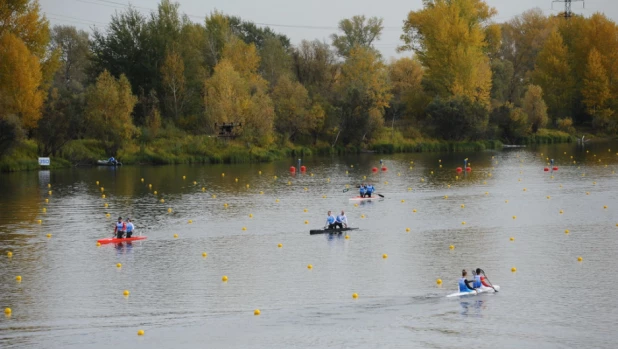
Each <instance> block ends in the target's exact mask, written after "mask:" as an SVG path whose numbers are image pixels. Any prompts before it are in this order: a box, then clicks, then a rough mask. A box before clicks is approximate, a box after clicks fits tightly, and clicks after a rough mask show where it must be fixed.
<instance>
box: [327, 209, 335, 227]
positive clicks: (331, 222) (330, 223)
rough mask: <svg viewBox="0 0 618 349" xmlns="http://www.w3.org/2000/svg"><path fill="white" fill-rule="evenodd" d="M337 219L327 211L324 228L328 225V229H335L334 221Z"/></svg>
mask: <svg viewBox="0 0 618 349" xmlns="http://www.w3.org/2000/svg"><path fill="white" fill-rule="evenodd" d="M336 220H337V219H336V218H335V216H333V214H332V213H331V212H330V211H328V214H327V217H326V226H324V229H326V228H327V227H328V229H335V221H336Z"/></svg>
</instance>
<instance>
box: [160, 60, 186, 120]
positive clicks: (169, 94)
mask: <svg viewBox="0 0 618 349" xmlns="http://www.w3.org/2000/svg"><path fill="white" fill-rule="evenodd" d="M184 72H185V65H184V62H183V60H182V57H181V56H180V54H178V53H177V52H176V51H171V52H169V53H168V54H167V55H166V56H165V61H164V62H163V66H162V67H161V75H162V77H161V82H162V83H163V89H164V90H165V93H166V105H167V108H168V110H169V111H170V112H172V114H173V115H174V118H175V119H176V120H178V118H179V117H180V114H181V113H182V109H183V105H184V97H185V75H184Z"/></svg>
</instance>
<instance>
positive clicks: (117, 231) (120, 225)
mask: <svg viewBox="0 0 618 349" xmlns="http://www.w3.org/2000/svg"><path fill="white" fill-rule="evenodd" d="M126 229H127V226H126V225H125V223H124V222H123V221H122V217H118V222H116V227H115V228H114V235H116V238H117V239H122V236H123V235H124V233H125V231H126Z"/></svg>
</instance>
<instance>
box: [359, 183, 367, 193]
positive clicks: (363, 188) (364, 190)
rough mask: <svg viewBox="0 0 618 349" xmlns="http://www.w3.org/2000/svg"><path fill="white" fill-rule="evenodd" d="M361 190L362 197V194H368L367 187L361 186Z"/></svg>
mask: <svg viewBox="0 0 618 349" xmlns="http://www.w3.org/2000/svg"><path fill="white" fill-rule="evenodd" d="M359 190H360V193H361V195H362V194H365V193H366V192H367V189H365V187H363V186H362V185H361V187H360V188H359Z"/></svg>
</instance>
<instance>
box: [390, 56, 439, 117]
mask: <svg viewBox="0 0 618 349" xmlns="http://www.w3.org/2000/svg"><path fill="white" fill-rule="evenodd" d="M388 75H389V82H390V86H391V93H392V95H393V99H392V100H391V102H390V108H389V109H388V110H387V116H389V117H390V118H391V127H393V126H394V122H395V119H396V118H399V117H401V118H404V119H406V120H408V121H421V119H422V117H423V115H424V114H425V108H426V107H427V105H428V104H429V102H430V101H431V100H430V99H429V97H428V96H427V94H426V93H425V91H424V90H423V86H422V81H423V75H424V71H423V67H422V66H421V64H420V63H419V62H418V61H416V60H414V59H412V58H407V57H404V58H400V59H398V60H393V61H392V62H391V64H390V65H389V67H388Z"/></svg>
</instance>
